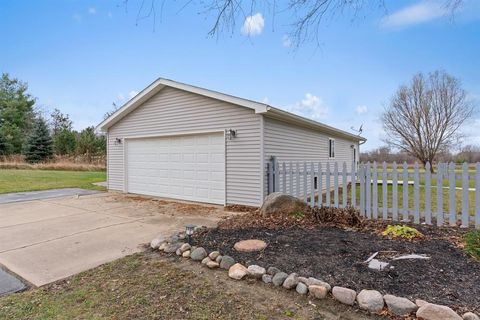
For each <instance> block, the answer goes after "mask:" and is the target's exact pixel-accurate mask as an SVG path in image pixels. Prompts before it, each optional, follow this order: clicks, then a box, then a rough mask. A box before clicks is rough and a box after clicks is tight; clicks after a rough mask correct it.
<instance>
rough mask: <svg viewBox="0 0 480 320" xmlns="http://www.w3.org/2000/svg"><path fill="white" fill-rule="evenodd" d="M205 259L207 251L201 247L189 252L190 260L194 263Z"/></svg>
mask: <svg viewBox="0 0 480 320" xmlns="http://www.w3.org/2000/svg"><path fill="white" fill-rule="evenodd" d="M206 257H207V251H206V250H205V249H204V248H202V247H198V248H196V249H195V250H193V251H192V252H190V258H192V260H194V261H202V260H203V259H205V258H206Z"/></svg>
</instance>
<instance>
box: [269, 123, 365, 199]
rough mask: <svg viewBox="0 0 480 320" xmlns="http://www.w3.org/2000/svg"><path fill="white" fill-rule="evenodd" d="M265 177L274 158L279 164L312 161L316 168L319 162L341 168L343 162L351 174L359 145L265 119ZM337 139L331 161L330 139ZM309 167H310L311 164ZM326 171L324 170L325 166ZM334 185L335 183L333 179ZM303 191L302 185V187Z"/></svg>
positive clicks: (355, 142) (333, 136)
mask: <svg viewBox="0 0 480 320" xmlns="http://www.w3.org/2000/svg"><path fill="white" fill-rule="evenodd" d="M263 125H264V132H263V135H264V168H263V170H264V175H266V167H267V163H268V162H269V160H270V157H271V156H276V157H277V160H278V161H279V162H284V161H285V162H289V161H292V162H301V163H302V164H303V162H304V161H307V163H308V162H309V161H313V162H315V165H317V163H318V161H320V162H321V163H322V165H325V164H326V162H329V163H330V164H331V165H332V168H333V163H334V162H337V163H338V167H339V169H341V168H342V166H343V163H344V162H346V163H347V168H348V172H350V168H351V165H352V163H353V149H352V147H351V146H352V145H354V147H355V149H356V154H357V156H356V157H357V159H356V160H357V161H358V155H359V146H358V142H357V141H352V140H347V139H344V138H340V137H337V136H335V135H328V134H326V133H322V132H319V131H317V130H313V129H309V128H305V127H301V126H298V125H294V124H290V123H287V122H284V121H280V120H277V119H272V118H268V117H264V123H263ZM329 138H333V139H335V158H329V154H328V140H329ZM308 165H310V164H309V163H308ZM323 168H324V170H325V167H323ZM267 182H268V181H267V179H265V181H264V194H265V195H267V194H268V189H267V188H268V185H267ZM332 183H333V180H332ZM300 188H302V186H300Z"/></svg>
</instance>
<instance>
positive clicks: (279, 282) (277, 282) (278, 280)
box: [272, 272, 288, 287]
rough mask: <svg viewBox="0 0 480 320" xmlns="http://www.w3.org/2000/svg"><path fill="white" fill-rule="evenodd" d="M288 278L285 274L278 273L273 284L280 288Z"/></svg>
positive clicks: (273, 279)
mask: <svg viewBox="0 0 480 320" xmlns="http://www.w3.org/2000/svg"><path fill="white" fill-rule="evenodd" d="M287 277H288V274H286V273H285V272H277V273H275V275H274V276H273V278H272V283H273V285H274V286H277V287H279V286H281V285H282V284H283V282H284V281H285V279H287Z"/></svg>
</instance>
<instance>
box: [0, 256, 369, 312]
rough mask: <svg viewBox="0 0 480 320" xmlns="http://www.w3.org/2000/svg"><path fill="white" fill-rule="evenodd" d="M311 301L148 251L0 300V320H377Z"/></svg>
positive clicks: (258, 282) (322, 301) (252, 281)
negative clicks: (339, 318)
mask: <svg viewBox="0 0 480 320" xmlns="http://www.w3.org/2000/svg"><path fill="white" fill-rule="evenodd" d="M309 300H310V299H306V298H305V297H304V296H301V295H299V294H296V293H294V292H291V291H289V290H273V289H272V288H271V287H269V286H266V285H264V284H263V283H262V282H261V281H255V280H245V281H234V280H232V279H229V278H228V276H227V272H225V271H222V270H216V271H211V270H207V271H205V269H204V268H202V267H201V266H200V264H199V263H194V262H191V261H186V260H180V259H179V258H177V259H175V260H174V259H172V258H167V257H165V256H159V255H158V254H157V255H155V254H152V253H148V252H147V253H140V254H135V255H132V256H128V257H125V258H122V259H119V260H116V261H114V262H110V263H107V264H104V265H102V266H100V267H97V268H95V269H92V270H89V271H86V272H83V273H80V274H78V275H75V276H73V277H70V278H68V279H66V280H61V281H58V282H56V283H53V284H50V285H46V286H43V287H40V288H35V289H31V290H28V291H26V292H22V293H18V294H12V295H9V296H6V297H0V319H29V320H46V319H110V320H123V319H125V320H127V319H198V320H203V319H205V320H207V319H222V320H223V319H225V320H228V319H230V320H240V319H241V320H262V319H327V318H328V319H331V318H333V316H335V317H340V315H341V316H342V319H359V320H362V319H363V320H366V319H367V318H368V319H378V318H377V317H370V316H367V315H364V314H363V313H358V312H355V311H353V310H349V309H347V308H345V307H343V306H342V305H340V304H338V303H335V302H334V301H333V300H332V299H325V300H321V301H320V300H317V301H316V302H315V304H316V305H317V306H315V305H314V304H313V303H312V302H310V303H309Z"/></svg>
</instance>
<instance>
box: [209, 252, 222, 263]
mask: <svg viewBox="0 0 480 320" xmlns="http://www.w3.org/2000/svg"><path fill="white" fill-rule="evenodd" d="M208 256H209V257H210V259H212V260H213V261H215V259H217V257H218V256H220V252H218V251H212V252H210V254H209V255H208Z"/></svg>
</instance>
